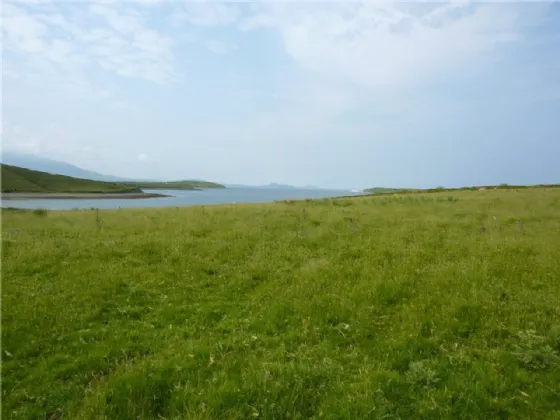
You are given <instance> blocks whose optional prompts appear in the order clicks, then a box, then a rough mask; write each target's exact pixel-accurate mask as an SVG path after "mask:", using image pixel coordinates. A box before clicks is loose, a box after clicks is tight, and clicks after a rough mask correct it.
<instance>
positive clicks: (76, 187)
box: [0, 164, 141, 193]
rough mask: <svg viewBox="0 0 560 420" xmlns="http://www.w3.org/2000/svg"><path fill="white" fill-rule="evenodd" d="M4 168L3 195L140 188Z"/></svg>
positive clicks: (110, 191)
mask: <svg viewBox="0 0 560 420" xmlns="http://www.w3.org/2000/svg"><path fill="white" fill-rule="evenodd" d="M0 166H1V167H2V179H1V183H2V192H3V193H129V192H130V193H132V192H141V190H140V188H138V187H136V186H133V185H125V184H122V183H117V182H103V181H92V180H89V179H81V178H73V177H70V176H65V175H55V174H49V173H46V172H41V171H33V170H31V169H26V168H20V167H17V166H11V165H5V164H2V165H0Z"/></svg>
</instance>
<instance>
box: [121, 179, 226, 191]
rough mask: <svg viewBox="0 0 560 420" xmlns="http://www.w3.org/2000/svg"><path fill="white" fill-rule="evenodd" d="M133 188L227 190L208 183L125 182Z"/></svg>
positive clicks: (218, 185) (221, 186) (219, 185)
mask: <svg viewBox="0 0 560 420" xmlns="http://www.w3.org/2000/svg"><path fill="white" fill-rule="evenodd" d="M124 184H125V185H129V186H131V187H138V188H144V189H147V190H157V189H166V190H197V189H206V188H225V186H224V185H222V184H217V183H215V182H208V181H169V182H128V181H127V182H124Z"/></svg>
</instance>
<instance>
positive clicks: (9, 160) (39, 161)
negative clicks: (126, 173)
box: [1, 151, 124, 182]
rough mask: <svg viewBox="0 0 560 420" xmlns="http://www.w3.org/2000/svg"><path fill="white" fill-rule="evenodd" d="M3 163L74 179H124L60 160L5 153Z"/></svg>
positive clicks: (108, 180) (2, 156)
mask: <svg viewBox="0 0 560 420" xmlns="http://www.w3.org/2000/svg"><path fill="white" fill-rule="evenodd" d="M1 159H2V163H3V164H6V165H11V166H18V167H20V168H26V169H31V170H34V171H41V172H47V173H49V174H59V175H66V176H71V177H73V178H80V179H91V180H93V181H104V182H121V181H124V179H123V178H119V177H116V176H111V175H105V174H100V173H98V172H94V171H88V170H86V169H82V168H80V167H78V166H76V165H72V164H70V163H67V162H61V161H58V160H53V159H48V158H44V157H40V156H35V155H30V154H24V153H14V152H9V151H7V152H6V151H5V152H2V155H1Z"/></svg>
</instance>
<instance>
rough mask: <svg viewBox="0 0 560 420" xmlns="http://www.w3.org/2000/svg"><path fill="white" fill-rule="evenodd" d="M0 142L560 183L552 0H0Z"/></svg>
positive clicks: (557, 17)
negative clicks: (0, 139) (522, 1)
mask: <svg viewBox="0 0 560 420" xmlns="http://www.w3.org/2000/svg"><path fill="white" fill-rule="evenodd" d="M2 82H3V83H2V148H3V150H10V151H13V152H23V153H31V154H35V155H38V156H44V157H47V158H51V159H57V160H63V161H66V162H69V163H73V164H75V165H78V166H81V167H83V168H85V169H89V170H94V171H98V172H101V173H105V174H110V175H115V176H122V177H133V178H154V179H168V180H169V179H185V178H197V179H205V180H210V181H216V182H223V183H243V184H251V185H259V184H267V183H270V182H277V183H285V184H292V185H299V186H301V185H317V186H321V187H332V188H350V189H352V188H367V187H373V186H385V187H415V188H424V187H437V186H445V187H454V186H466V185H488V184H501V183H508V184H536V183H560V1H555V2H548V3H547V2H536V1H532V2H524V3H520V2H512V1H509V2H505V1H493V2H480V1H470V2H456V1H454V2H447V3H439V2H438V3H435V2H418V1H411V2H387V1H377V0H369V1H364V2H357V1H345V2H334V1H327V2H319V1H293V0H288V1H268V0H261V1H257V2H233V1H228V2H210V1H203V0H198V1H179V0H175V1H171V0H136V1H95V0H94V1H87V2H86V1H82V0H74V1H72V2H67V1H65V2H62V1H56V0H54V1H51V2H48V1H44V0H36V1H34V0H26V1H10V0H7V1H6V0H5V1H3V10H2Z"/></svg>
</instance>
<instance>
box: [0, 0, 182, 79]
mask: <svg viewBox="0 0 560 420" xmlns="http://www.w3.org/2000/svg"><path fill="white" fill-rule="evenodd" d="M145 16H146V14H142V13H141V12H140V11H138V10H136V9H134V8H133V7H129V6H127V5H122V4H114V3H93V4H91V5H89V6H88V5H87V4H80V3H76V4H72V5H71V6H68V5H66V6H65V7H63V6H62V5H57V4H56V3H49V4H48V7H45V6H43V7H40V6H35V5H33V6H30V5H25V6H24V5H18V6H16V5H13V4H6V5H4V18H3V25H2V30H3V34H4V46H5V48H6V49H7V50H8V51H9V52H11V53H12V54H14V55H17V56H19V58H20V59H22V60H24V61H27V64H28V65H30V66H31V67H33V68H35V69H36V70H40V71H43V72H44V71H45V70H46V69H52V70H55V71H65V72H70V73H72V74H73V75H76V74H78V73H79V74H85V73H86V72H88V71H91V70H92V68H95V67H97V66H99V67H100V68H101V69H103V70H105V71H107V72H110V73H113V74H116V75H119V76H122V77H129V78H136V79H142V80H146V81H150V82H154V83H159V84H162V83H169V82H173V81H176V80H177V78H178V76H179V75H178V73H177V71H176V70H175V68H174V54H173V50H172V47H173V40H172V38H171V37H170V36H168V35H165V34H164V33H162V32H161V31H157V30H155V29H152V28H151V27H150V24H149V22H148V18H147V17H145Z"/></svg>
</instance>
